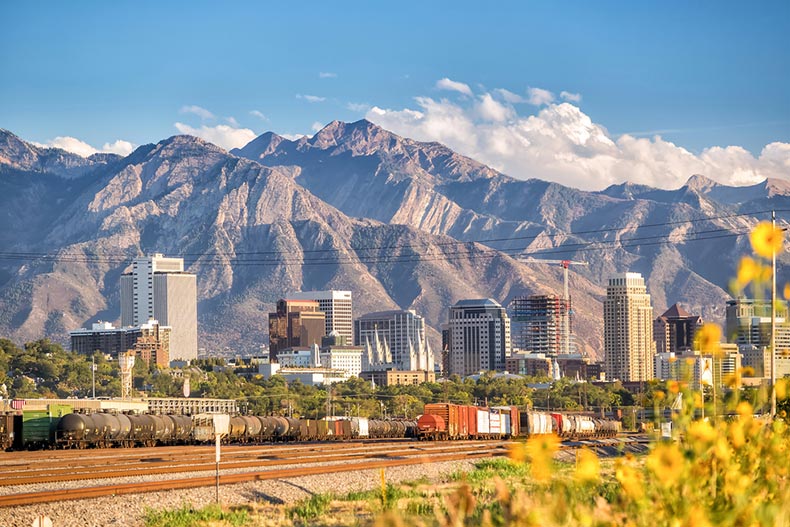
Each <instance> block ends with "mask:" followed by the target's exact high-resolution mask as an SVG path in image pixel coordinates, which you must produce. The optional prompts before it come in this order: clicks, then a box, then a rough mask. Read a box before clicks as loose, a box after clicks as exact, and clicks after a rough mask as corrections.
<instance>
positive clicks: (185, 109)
mask: <svg viewBox="0 0 790 527" xmlns="http://www.w3.org/2000/svg"><path fill="white" fill-rule="evenodd" d="M180 112H181V113H192V114H195V115H197V116H198V117H200V118H201V119H213V118H214V114H213V113H211V112H210V111H208V110H206V109H205V108H201V107H200V106H195V105H194V104H193V105H191V106H182V107H181V110H180Z"/></svg>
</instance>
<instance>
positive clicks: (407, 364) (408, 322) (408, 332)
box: [354, 310, 434, 371]
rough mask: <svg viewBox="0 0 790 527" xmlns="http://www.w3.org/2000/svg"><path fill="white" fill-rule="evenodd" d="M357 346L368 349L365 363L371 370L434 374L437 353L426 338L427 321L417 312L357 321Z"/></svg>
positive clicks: (377, 315) (384, 313)
mask: <svg viewBox="0 0 790 527" xmlns="http://www.w3.org/2000/svg"><path fill="white" fill-rule="evenodd" d="M354 343H355V344H356V345H357V346H362V347H363V348H364V350H365V353H364V355H363V361H365V367H366V368H368V369H375V368H381V369H385V368H387V367H394V368H397V369H399V370H404V371H417V370H424V371H433V368H434V358H433V351H432V350H431V347H430V345H429V344H428V341H427V340H426V338H425V319H423V318H422V317H421V316H420V315H418V314H417V313H415V312H414V311H413V310H405V311H401V310H394V311H380V312H377V313H368V314H367V315H362V316H361V317H359V318H358V319H356V320H355V321H354Z"/></svg>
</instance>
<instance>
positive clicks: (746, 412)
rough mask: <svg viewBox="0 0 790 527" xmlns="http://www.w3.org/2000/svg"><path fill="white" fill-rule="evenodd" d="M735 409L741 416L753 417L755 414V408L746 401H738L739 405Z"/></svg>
mask: <svg viewBox="0 0 790 527" xmlns="http://www.w3.org/2000/svg"><path fill="white" fill-rule="evenodd" d="M735 411H736V412H738V415H740V416H741V417H751V416H752V415H754V410H753V409H752V405H751V404H749V403H748V402H746V401H741V402H740V403H738V406H737V407H736V408H735Z"/></svg>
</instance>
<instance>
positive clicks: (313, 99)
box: [296, 93, 326, 102]
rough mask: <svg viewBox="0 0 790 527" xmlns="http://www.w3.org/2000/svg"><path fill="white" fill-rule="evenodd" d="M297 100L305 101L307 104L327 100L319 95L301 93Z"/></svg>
mask: <svg viewBox="0 0 790 527" xmlns="http://www.w3.org/2000/svg"><path fill="white" fill-rule="evenodd" d="M296 98H297V99H304V100H305V101H307V102H323V101H325V100H326V97H319V96H318V95H302V94H301V93H298V94H297V95H296Z"/></svg>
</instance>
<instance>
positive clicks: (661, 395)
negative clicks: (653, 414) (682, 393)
mask: <svg viewBox="0 0 790 527" xmlns="http://www.w3.org/2000/svg"><path fill="white" fill-rule="evenodd" d="M666 395H667V394H665V393H664V392H662V391H661V390H656V391H655V392H653V399H655V400H656V401H663V400H664V398H665V397H666Z"/></svg>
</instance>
